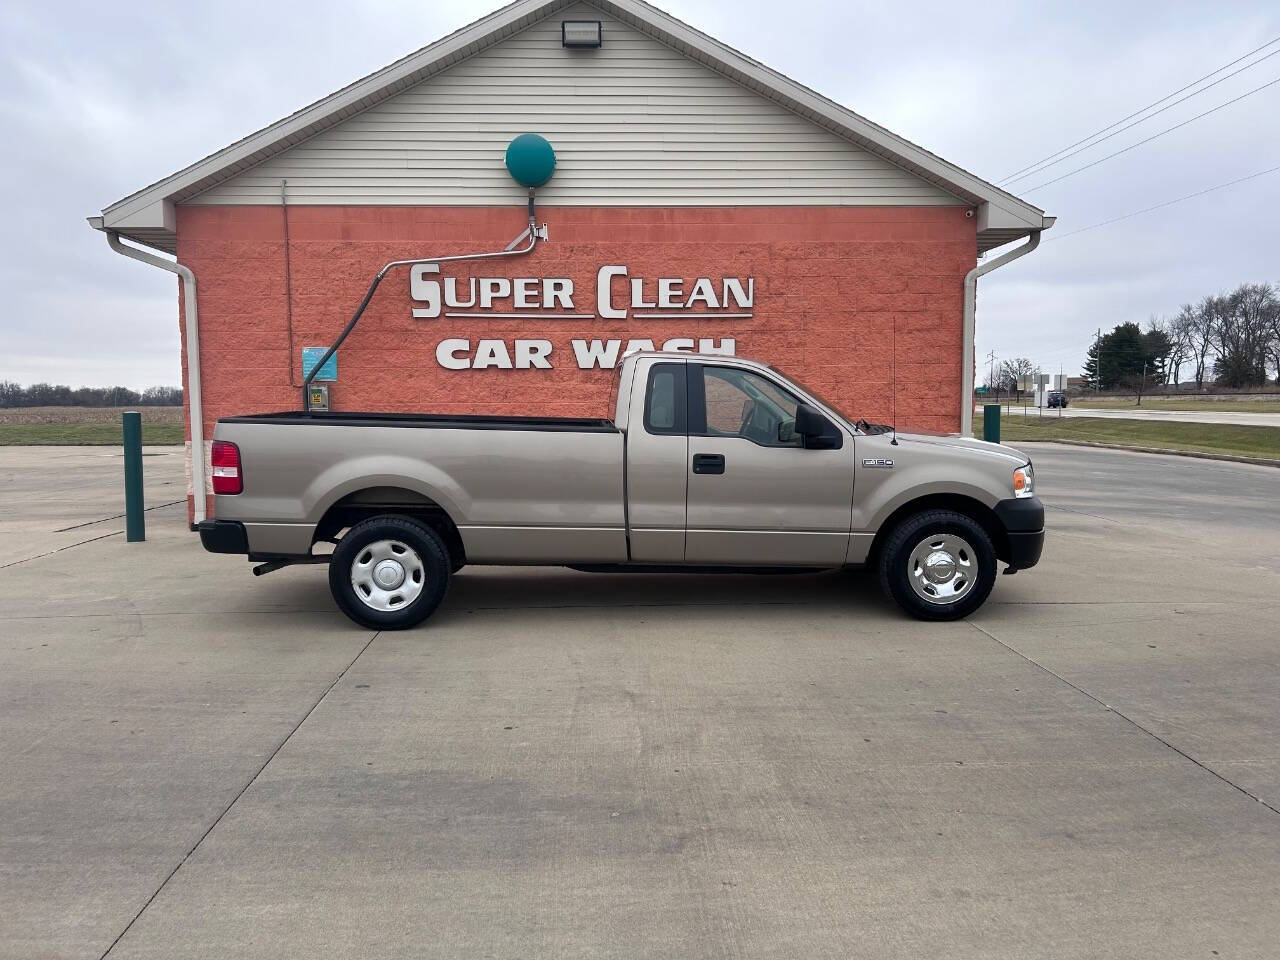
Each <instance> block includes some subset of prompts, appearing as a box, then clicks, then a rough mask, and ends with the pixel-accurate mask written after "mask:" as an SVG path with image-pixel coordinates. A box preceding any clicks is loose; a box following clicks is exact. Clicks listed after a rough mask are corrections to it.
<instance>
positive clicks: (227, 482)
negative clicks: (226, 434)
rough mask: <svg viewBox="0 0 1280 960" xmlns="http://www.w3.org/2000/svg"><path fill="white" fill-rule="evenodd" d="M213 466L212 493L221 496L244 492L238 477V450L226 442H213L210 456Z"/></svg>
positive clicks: (232, 444)
mask: <svg viewBox="0 0 1280 960" xmlns="http://www.w3.org/2000/svg"><path fill="white" fill-rule="evenodd" d="M210 462H211V463H212V464H213V492H214V493H217V494H221V495H223V496H225V495H227V494H235V493H240V492H241V491H242V490H244V479H243V478H242V477H241V476H240V448H239V447H237V446H236V445H235V444H234V443H228V442H227V441H226V440H215V441H213V450H212V452H211V455H210Z"/></svg>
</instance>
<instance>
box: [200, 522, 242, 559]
mask: <svg viewBox="0 0 1280 960" xmlns="http://www.w3.org/2000/svg"><path fill="white" fill-rule="evenodd" d="M199 530H200V545H201V546H203V547H204V548H205V549H206V550H208V551H209V552H210V553H248V552H249V537H248V536H247V535H246V534H245V532H244V524H243V523H240V522H238V521H236V520H203V521H201V522H200V526H199Z"/></svg>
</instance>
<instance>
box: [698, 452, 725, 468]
mask: <svg viewBox="0 0 1280 960" xmlns="http://www.w3.org/2000/svg"><path fill="white" fill-rule="evenodd" d="M693 472H694V473H724V454H723V453H695V454H694V455H693Z"/></svg>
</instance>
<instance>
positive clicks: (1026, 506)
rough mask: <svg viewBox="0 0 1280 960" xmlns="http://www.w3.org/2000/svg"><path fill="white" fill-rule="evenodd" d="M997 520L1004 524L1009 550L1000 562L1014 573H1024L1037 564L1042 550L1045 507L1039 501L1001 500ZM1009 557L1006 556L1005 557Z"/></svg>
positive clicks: (1025, 498)
mask: <svg viewBox="0 0 1280 960" xmlns="http://www.w3.org/2000/svg"><path fill="white" fill-rule="evenodd" d="M995 513H996V517H997V518H999V520H1000V522H1001V523H1002V524H1004V530H1005V536H1006V538H1007V539H1008V541H1009V546H1008V549H1007V550H1005V551H1003V552H1002V553H1001V556H1000V559H1001V560H1003V561H1004V562H1005V563H1007V564H1009V566H1011V567H1012V568H1013V569H1015V570H1025V569H1027V568H1028V567H1034V566H1035V565H1036V564H1037V563H1039V562H1040V553H1041V551H1042V550H1044V504H1043V503H1041V502H1040V498H1039V497H1015V498H1012V499H1009V500H1001V501H1000V502H999V503H997V504H996V507H995ZM1006 553H1007V554H1008V556H1005V555H1004V554H1006Z"/></svg>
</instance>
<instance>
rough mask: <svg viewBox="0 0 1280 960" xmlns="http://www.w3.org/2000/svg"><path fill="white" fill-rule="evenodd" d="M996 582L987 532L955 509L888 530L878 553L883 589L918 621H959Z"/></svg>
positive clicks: (933, 512) (932, 512)
mask: <svg viewBox="0 0 1280 960" xmlns="http://www.w3.org/2000/svg"><path fill="white" fill-rule="evenodd" d="M995 582H996V551H995V547H994V546H993V545H992V543H991V538H990V537H989V536H988V535H987V531H986V530H984V529H983V528H982V526H981V525H980V524H979V523H977V522H976V521H975V520H973V519H972V518H970V517H966V516H965V515H964V514H962V513H956V512H955V511H954V510H926V511H924V512H923V513H918V514H916V515H915V516H912V517H908V518H906V519H905V520H903V521H902V522H901V523H899V524H898V526H897V527H895V528H894V529H893V530H892V531H890V533H889V535H888V538H887V539H886V540H885V542H884V546H883V548H882V549H881V551H880V585H881V587H883V588H884V591H885V593H886V594H888V595H889V596H890V597H892V598H893V599H894V600H896V601H897V603H898V606H900V607H902V609H903V610H905V611H906V612H907V613H909V614H911V615H912V616H913V617H916V618H917V619H919V620H960V619H962V618H964V617H967V616H968V615H969V614H971V613H973V611H975V610H977V609H978V608H979V607H980V606H982V604H983V603H984V602H985V601H986V599H987V596H988V595H989V594H990V593H991V588H992V587H993V586H995Z"/></svg>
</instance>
